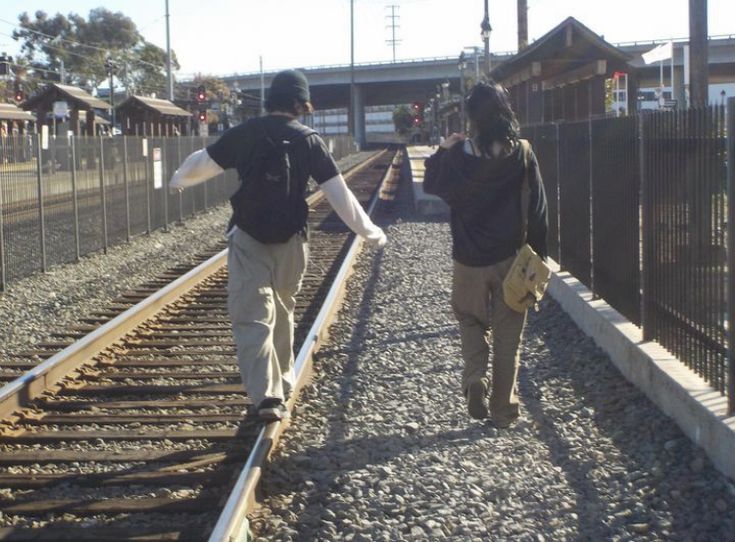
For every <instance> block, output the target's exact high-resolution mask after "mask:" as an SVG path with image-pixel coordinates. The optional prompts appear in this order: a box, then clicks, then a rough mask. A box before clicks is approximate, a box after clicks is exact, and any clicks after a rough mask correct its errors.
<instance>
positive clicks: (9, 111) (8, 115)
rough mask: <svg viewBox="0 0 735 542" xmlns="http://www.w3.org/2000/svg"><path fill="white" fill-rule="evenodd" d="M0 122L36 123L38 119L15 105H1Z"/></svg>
mask: <svg viewBox="0 0 735 542" xmlns="http://www.w3.org/2000/svg"><path fill="white" fill-rule="evenodd" d="M0 120H31V121H35V120H36V117H34V116H33V115H32V114H31V113H29V112H28V111H23V110H22V109H20V108H19V107H18V106H17V105H15V104H0Z"/></svg>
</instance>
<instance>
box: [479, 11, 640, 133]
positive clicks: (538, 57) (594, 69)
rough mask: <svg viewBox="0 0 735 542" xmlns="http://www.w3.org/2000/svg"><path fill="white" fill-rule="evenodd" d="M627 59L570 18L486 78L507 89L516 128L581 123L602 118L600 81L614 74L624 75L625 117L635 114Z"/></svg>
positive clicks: (633, 81)
mask: <svg viewBox="0 0 735 542" xmlns="http://www.w3.org/2000/svg"><path fill="white" fill-rule="evenodd" d="M631 58H632V57H631V56H630V55H628V54H627V53H625V52H623V51H621V50H620V49H618V48H617V47H615V46H614V45H612V44H610V43H608V42H606V41H605V40H604V39H603V38H602V37H600V36H599V35H597V34H595V33H594V32H593V31H592V30H590V29H589V28H587V27H586V26H585V25H583V24H582V23H580V22H579V21H577V20H576V19H575V18H573V17H569V18H567V19H566V20H564V21H563V22H562V23H560V24H559V25H558V26H556V27H555V28H553V29H552V30H550V31H549V32H548V33H546V34H545V35H544V36H542V37H541V38H539V39H538V40H536V41H535V42H534V43H532V44H531V45H529V46H528V47H527V48H525V49H523V50H522V51H520V52H519V53H518V54H516V55H515V56H513V57H511V58H509V59H508V60H506V61H505V62H503V63H502V64H500V65H499V66H497V67H496V68H495V69H493V70H492V72H491V74H490V75H491V77H492V78H493V79H495V80H496V81H498V82H499V83H501V84H502V85H503V86H505V87H506V88H507V89H508V92H509V93H510V95H511V100H512V102H513V108H514V110H515V112H516V114H517V116H518V121H519V122H520V123H521V124H524V125H525V124H536V123H543V122H553V121H558V120H566V121H573V120H583V119H588V118H595V117H603V116H605V80H606V79H610V78H612V77H613V76H614V74H616V73H626V74H628V92H627V95H628V111H635V110H636V107H637V104H636V103H635V100H636V96H637V79H636V77H635V74H634V73H631V72H633V71H634V70H633V69H632V67H631V66H630V65H629V64H628V61H629V60H631ZM631 100H632V102H633V103H631Z"/></svg>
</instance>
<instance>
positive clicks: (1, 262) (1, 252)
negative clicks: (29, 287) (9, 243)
mask: <svg viewBox="0 0 735 542" xmlns="http://www.w3.org/2000/svg"><path fill="white" fill-rule="evenodd" d="M3 220H4V219H3V183H2V179H0V292H4V291H5V281H6V273H5V265H6V261H5V232H4V228H3Z"/></svg>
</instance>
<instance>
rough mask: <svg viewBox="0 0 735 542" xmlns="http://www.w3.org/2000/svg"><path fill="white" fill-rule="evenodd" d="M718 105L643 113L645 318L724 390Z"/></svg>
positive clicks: (649, 328)
mask: <svg viewBox="0 0 735 542" xmlns="http://www.w3.org/2000/svg"><path fill="white" fill-rule="evenodd" d="M725 138H726V136H725V117H724V110H723V108H722V107H720V106H715V107H712V108H710V109H702V110H688V111H683V112H675V113H656V114H653V115H650V116H648V117H645V118H644V119H643V139H642V148H643V157H644V158H643V179H644V185H643V187H644V198H643V201H644V204H643V224H644V226H645V228H644V243H643V247H644V250H643V272H644V286H645V290H644V296H643V300H644V305H643V317H644V319H643V324H644V334H645V336H646V338H650V339H655V340H656V341H658V342H660V343H661V344H663V345H664V346H665V347H666V348H667V349H669V350H670V351H671V352H672V353H673V354H674V355H676V356H677V357H679V358H681V359H683V360H687V362H688V364H689V366H690V367H691V368H692V369H694V370H695V371H696V372H697V373H698V374H700V375H701V376H702V377H704V378H705V379H706V380H707V381H708V382H710V383H711V384H712V385H713V386H714V387H716V388H717V389H719V390H720V391H723V390H724V389H725V385H726V380H727V378H726V368H727V336H726V333H727V330H726V327H725V326H726V323H725V319H726V315H727V293H726V280H727V265H726V262H727V250H728V245H727V239H726V230H727V208H726V205H727V198H726V193H727V192H726V189H727V183H726V179H727V158H726V139H725Z"/></svg>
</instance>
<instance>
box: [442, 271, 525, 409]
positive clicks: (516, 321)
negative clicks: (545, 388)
mask: <svg viewBox="0 0 735 542" xmlns="http://www.w3.org/2000/svg"><path fill="white" fill-rule="evenodd" d="M512 262H513V258H508V259H507V260H503V261H502V262H499V263H497V264H494V265H489V266H486V267H469V266H466V265H462V264H461V263H459V262H457V261H455V262H454V276H453V281H452V309H453V310H454V315H455V316H456V318H457V320H458V321H459V331H460V336H461V339H462V358H463V359H464V370H463V372H462V390H463V391H464V392H465V393H466V391H467V388H468V387H469V385H470V384H471V383H473V382H476V381H478V380H481V381H482V382H483V383H484V384H485V385H486V386H487V385H488V378H487V368H488V363H489V357H490V347H489V343H488V340H489V335H490V334H492V341H493V361H492V392H491V394H490V414H491V416H492V417H493V419H495V420H498V421H510V420H513V419H515V418H517V417H518V412H519V409H518V397H517V395H516V378H517V375H518V362H519V355H518V354H519V346H520V342H521V334H522V332H523V326H524V324H525V323H526V313H525V312H523V313H519V312H516V311H514V310H512V309H511V308H510V307H508V305H506V304H505V302H504V301H503V278H504V277H505V275H506V273H507V272H508V270H509V269H510V266H511V264H512Z"/></svg>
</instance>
